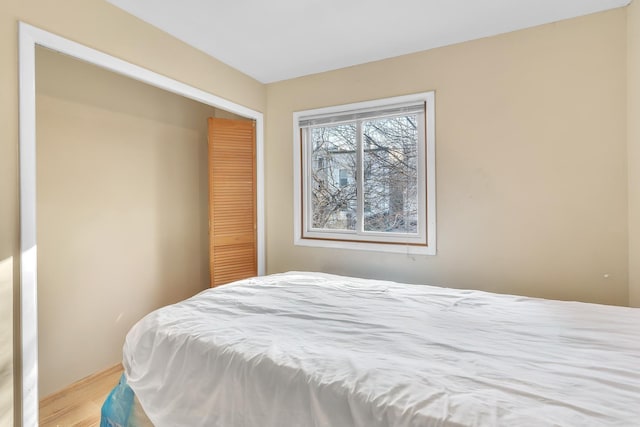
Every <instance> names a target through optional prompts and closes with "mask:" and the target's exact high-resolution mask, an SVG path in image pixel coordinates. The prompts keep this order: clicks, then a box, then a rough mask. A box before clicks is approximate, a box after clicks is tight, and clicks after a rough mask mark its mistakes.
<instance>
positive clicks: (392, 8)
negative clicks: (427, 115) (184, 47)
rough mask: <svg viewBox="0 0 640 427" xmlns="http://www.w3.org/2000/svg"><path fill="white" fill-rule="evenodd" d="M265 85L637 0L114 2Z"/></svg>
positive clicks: (185, 0)
mask: <svg viewBox="0 0 640 427" xmlns="http://www.w3.org/2000/svg"><path fill="white" fill-rule="evenodd" d="M107 1H108V2H109V3H112V4H114V5H116V6H118V7H120V8H122V9H124V10H126V11H127V12H129V13H131V14H133V15H135V16H137V17H138V18H140V19H142V20H144V21H146V22H148V23H150V24H152V25H154V26H156V27H158V28H160V29H162V30H164V31H166V32H167V33H169V34H172V35H173V36H174V37H176V38H178V39H180V40H182V41H184V42H186V43H188V44H190V45H192V46H194V47H196V48H198V49H200V50H202V51H204V52H206V53H208V54H209V55H211V56H213V57H215V58H217V59H219V60H220V61H222V62H224V63H226V64H228V65H230V66H232V67H234V68H236V69H238V70H240V71H242V72H244V73H246V74H248V75H250V76H252V77H254V78H255V79H257V80H259V81H260V82H263V83H270V82H274V81H279V80H285V79H290V78H294V77H299V76H303V75H307V74H314V73H319V72H322V71H328V70H334V69H338V68H343V67H348V66H351V65H356V64H362V63H365V62H371V61H375V60H379V59H384V58H390V57H394V56H398V55H403V54H407V53H412V52H418V51H421V50H427V49H432V48H435V47H440V46H445V45H450V44H454V43H459V42H463V41H467V40H473V39H477V38H481V37H487V36H492V35H495V34H500V33H505V32H509V31H514V30H518V29H522V28H527V27H532V26H535V25H540V24H545V23H549V22H555V21H559V20H562V19H567V18H572V17H576V16H581V15H586V14H589V13H594V12H599V11H603V10H607V9H613V8H617V7H621V6H625V5H627V4H628V3H630V1H631V0H268V1H262V0H226V1H222V0H181V1H175V0H107Z"/></svg>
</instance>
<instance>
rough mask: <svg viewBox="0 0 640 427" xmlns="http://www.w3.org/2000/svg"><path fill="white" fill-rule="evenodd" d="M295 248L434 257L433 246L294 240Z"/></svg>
mask: <svg viewBox="0 0 640 427" xmlns="http://www.w3.org/2000/svg"><path fill="white" fill-rule="evenodd" d="M293 243H294V244H295V245H296V246H311V247H316V248H329V249H349V250H357V251H374V252H390V253H400V254H407V255H435V254H436V248H435V246H416V245H403V244H385V243H365V242H349V241H344V240H340V241H338V240H320V239H303V238H296V239H295V240H294V242H293Z"/></svg>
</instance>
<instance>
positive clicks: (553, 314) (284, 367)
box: [123, 272, 640, 427]
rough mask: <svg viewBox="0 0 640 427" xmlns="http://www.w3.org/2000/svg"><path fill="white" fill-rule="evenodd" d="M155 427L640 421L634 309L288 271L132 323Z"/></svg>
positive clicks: (135, 359) (127, 354)
mask: <svg viewBox="0 0 640 427" xmlns="http://www.w3.org/2000/svg"><path fill="white" fill-rule="evenodd" d="M123 353H124V355H123V364H124V367H125V377H126V383H127V387H130V389H131V390H132V391H133V394H134V395H135V398H136V399H137V400H139V404H140V405H141V407H142V409H144V412H145V413H146V415H147V416H148V418H149V420H150V421H151V422H152V423H153V424H154V425H155V426H156V427H163V426H172V427H175V426H190V427H199V426H202V427H204V426H208V427H212V426H221V427H229V426H233V427H253V426H260V427H282V426H305V427H306V426H336V427H348V426H363V427H364V426H366V427H376V426H407V427H408V426H636V425H640V309H633V308H625V307H613V306H604V305H597V304H586V303H578V302H562V301H551V300H543V299H534V298H525V297H517V296H511V295H498V294H492V293H487V292H480V291H470V290H456V289H447V288H441V287H434V286H426V285H407V284H399V283H394V282H389V281H374V280H365V279H357V278H348V277H342V276H336V275H330V274H322V273H307V272H289V273H283V274H275V275H270V276H264V277H258V278H251V279H247V280H242V281H239V282H234V283H231V284H228V285H224V286H220V287H217V288H213V289H209V290H206V291H203V292H202V293H200V294H198V295H196V296H194V297H192V298H190V299H187V300H185V301H183V302H180V303H178V304H175V305H171V306H168V307H164V308H161V309H159V310H157V311H155V312H153V313H151V314H149V315H148V316H146V317H145V318H143V319H142V320H141V321H140V322H138V323H137V324H136V325H135V326H134V327H133V328H132V329H131V331H130V332H129V334H128V335H127V338H126V341H125V344H124V349H123Z"/></svg>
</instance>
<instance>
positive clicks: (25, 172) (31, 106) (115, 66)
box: [19, 22, 265, 427]
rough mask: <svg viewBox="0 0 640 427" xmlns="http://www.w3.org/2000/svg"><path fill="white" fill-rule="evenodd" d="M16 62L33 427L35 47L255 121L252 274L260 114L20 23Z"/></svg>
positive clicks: (27, 409) (260, 197) (25, 420)
mask: <svg viewBox="0 0 640 427" xmlns="http://www.w3.org/2000/svg"><path fill="white" fill-rule="evenodd" d="M19 43H20V46H19V55H20V57H19V61H20V246H21V256H20V321H21V331H20V339H21V353H22V377H21V378H22V395H21V402H22V407H21V414H22V425H23V426H29V427H30V426H37V425H38V400H39V399H38V317H37V313H38V310H37V276H36V272H37V262H36V259H37V258H36V257H37V250H36V248H37V242H36V131H35V123H36V120H35V118H36V93H35V67H36V65H35V48H36V45H39V46H43V47H46V48H49V49H52V50H55V51H58V52H60V53H63V54H65V55H69V56H72V57H74V58H77V59H80V60H82V61H85V62H89V63H91V64H94V65H97V66H99V67H102V68H105V69H107V70H110V71H113V72H114V73H118V74H121V75H124V76H126V77H130V78H132V79H134V80H138V81H141V82H144V83H147V84H150V85H152V86H155V87H157V88H160V89H163V90H166V91H169V92H172V93H175V94H178V95H181V96H184V97H185V98H189V99H193V100H195V101H198V102H201V103H203V104H207V105H210V106H212V107H216V108H220V109H224V110H227V111H230V112H232V113H235V114H237V115H240V116H243V117H247V118H250V119H253V120H255V121H256V157H257V158H256V163H257V171H256V174H257V204H258V206H257V216H258V218H257V222H258V224H257V228H258V230H257V232H258V274H259V275H263V274H264V273H265V241H264V117H263V114H262V113H260V112H258V111H255V110H251V109H249V108H247V107H244V106H242V105H239V104H236V103H234V102H231V101H229V100H226V99H224V98H220V97H218V96H216V95H213V94H211V93H208V92H205V91H203V90H200V89H197V88H195V87H193V86H189V85H187V84H184V83H181V82H179V81H177V80H173V79H171V78H169V77H165V76H162V75H160V74H158V73H155V72H153V71H150V70H147V69H145V68H142V67H139V66H137V65H133V64H131V63H129V62H126V61H123V60H121V59H118V58H116V57H113V56H111V55H108V54H106V53H103V52H100V51H97V50H95V49H92V48H89V47H87V46H84V45H81V44H79V43H76V42H73V41H71V40H68V39H65V38H63V37H60V36H57V35H55V34H52V33H49V32H47V31H44V30H41V29H39V28H36V27H33V26H31V25H29V24H25V23H24V22H20V23H19Z"/></svg>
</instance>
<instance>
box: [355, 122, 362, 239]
mask: <svg viewBox="0 0 640 427" xmlns="http://www.w3.org/2000/svg"><path fill="white" fill-rule="evenodd" d="M356 152H357V153H356V205H357V214H356V223H357V225H358V226H357V228H356V231H357V232H358V234H361V233H364V172H363V167H362V164H363V162H364V158H363V157H364V149H363V144H362V121H361V120H358V121H356Z"/></svg>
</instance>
